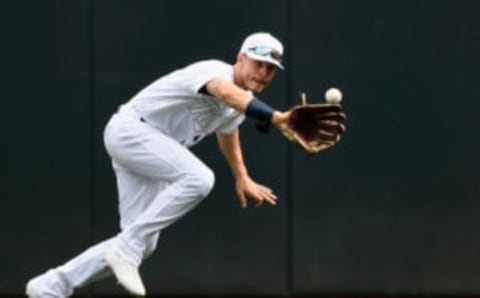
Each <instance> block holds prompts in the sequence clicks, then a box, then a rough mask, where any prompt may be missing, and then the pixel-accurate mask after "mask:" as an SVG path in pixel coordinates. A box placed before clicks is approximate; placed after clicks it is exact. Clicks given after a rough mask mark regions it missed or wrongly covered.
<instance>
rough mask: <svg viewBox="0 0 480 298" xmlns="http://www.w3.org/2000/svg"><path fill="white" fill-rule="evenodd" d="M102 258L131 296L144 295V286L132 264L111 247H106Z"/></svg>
mask: <svg viewBox="0 0 480 298" xmlns="http://www.w3.org/2000/svg"><path fill="white" fill-rule="evenodd" d="M104 256H105V261H106V262H107V264H108V266H109V267H110V269H112V271H113V273H114V274H115V277H116V278H117V281H118V283H119V284H120V285H122V286H123V287H124V288H125V289H126V290H127V291H128V292H130V293H131V294H133V295H136V296H141V297H143V296H145V295H146V290H145V286H144V285H143V282H142V278H141V277H140V273H139V272H138V267H137V266H136V265H135V264H134V262H132V261H130V260H129V259H128V257H127V256H125V255H124V254H122V253H121V252H120V251H118V249H115V247H113V245H109V246H107V248H106V250H105V255H104Z"/></svg>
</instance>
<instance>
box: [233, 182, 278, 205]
mask: <svg viewBox="0 0 480 298" xmlns="http://www.w3.org/2000/svg"><path fill="white" fill-rule="evenodd" d="M236 191H237V195H238V198H239V200H240V206H241V207H242V208H246V207H247V199H252V200H254V201H256V204H255V207H257V208H260V207H262V206H263V204H264V203H265V202H266V203H269V204H271V205H276V204H277V196H276V195H275V194H274V193H273V190H272V189H271V188H269V187H267V186H265V185H262V184H259V183H257V182H255V181H253V180H252V179H251V178H250V177H248V176H247V177H242V178H239V179H237V181H236Z"/></svg>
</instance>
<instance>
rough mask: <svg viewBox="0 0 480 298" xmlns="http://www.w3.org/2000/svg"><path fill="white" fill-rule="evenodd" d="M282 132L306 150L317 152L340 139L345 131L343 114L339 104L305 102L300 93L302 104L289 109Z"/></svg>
mask: <svg viewBox="0 0 480 298" xmlns="http://www.w3.org/2000/svg"><path fill="white" fill-rule="evenodd" d="M282 132H283V134H284V135H285V136H286V137H287V138H288V139H289V140H290V141H292V142H294V143H296V144H297V145H299V146H300V147H302V148H303V149H305V150H306V151H307V152H309V153H317V152H320V151H322V150H325V149H328V148H330V147H332V146H334V145H335V144H337V143H338V142H339V141H340V137H341V135H342V134H343V133H344V132H345V114H344V113H343V111H342V106H341V105H340V104H332V103H316V104H307V102H306V97H305V94H302V105H298V106H294V107H292V108H290V109H289V119H288V123H287V127H286V128H285V129H284V130H283V131H282Z"/></svg>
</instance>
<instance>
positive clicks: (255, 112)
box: [245, 97, 275, 123]
mask: <svg viewBox="0 0 480 298" xmlns="http://www.w3.org/2000/svg"><path fill="white" fill-rule="evenodd" d="M273 113H275V110H274V109H273V108H272V107H270V106H269V105H267V104H266V103H265V102H263V101H261V100H260V99H258V98H256V97H254V98H253V99H252V100H251V101H250V102H249V103H248V105H247V108H246V110H245V115H247V116H248V117H252V118H255V119H258V120H260V121H262V122H268V123H270V121H272V116H273Z"/></svg>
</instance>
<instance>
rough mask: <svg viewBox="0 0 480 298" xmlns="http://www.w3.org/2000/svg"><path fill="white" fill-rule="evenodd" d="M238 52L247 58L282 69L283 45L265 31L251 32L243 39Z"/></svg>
mask: <svg viewBox="0 0 480 298" xmlns="http://www.w3.org/2000/svg"><path fill="white" fill-rule="evenodd" d="M240 53H243V54H245V55H247V57H248V58H250V59H253V60H257V61H264V62H268V63H271V64H273V65H276V66H277V67H278V68H280V69H284V67H283V65H282V55H283V45H282V43H281V42H280V41H279V40H278V39H277V38H275V37H274V36H273V35H271V34H270V33H267V32H257V33H253V34H251V35H249V36H247V38H245V40H244V41H243V44H242V47H241V48H240Z"/></svg>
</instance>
